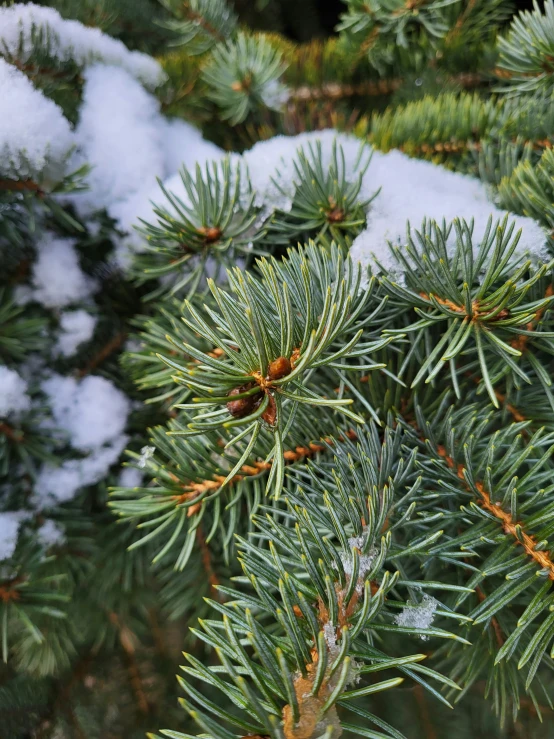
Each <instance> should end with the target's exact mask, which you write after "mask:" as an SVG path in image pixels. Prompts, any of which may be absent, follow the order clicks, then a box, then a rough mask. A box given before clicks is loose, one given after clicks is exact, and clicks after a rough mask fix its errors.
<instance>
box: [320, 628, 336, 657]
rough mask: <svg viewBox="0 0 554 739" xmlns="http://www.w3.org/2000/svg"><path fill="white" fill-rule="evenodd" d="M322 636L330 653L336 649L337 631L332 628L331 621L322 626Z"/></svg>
mask: <svg viewBox="0 0 554 739" xmlns="http://www.w3.org/2000/svg"><path fill="white" fill-rule="evenodd" d="M323 636H324V637H325V643H326V644H327V648H328V649H329V651H330V652H333V650H336V648H337V630H336V629H335V627H334V626H333V624H332V622H331V621H326V622H325V623H324V624H323Z"/></svg>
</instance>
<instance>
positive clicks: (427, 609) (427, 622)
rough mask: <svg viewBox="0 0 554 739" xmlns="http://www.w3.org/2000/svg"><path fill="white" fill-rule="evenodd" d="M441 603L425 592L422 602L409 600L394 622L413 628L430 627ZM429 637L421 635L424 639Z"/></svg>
mask: <svg viewBox="0 0 554 739" xmlns="http://www.w3.org/2000/svg"><path fill="white" fill-rule="evenodd" d="M439 605H440V604H439V602H438V600H436V599H435V598H432V597H431V596H430V595H427V594H425V595H424V596H423V598H422V600H421V602H420V603H413V602H411V601H408V602H407V603H406V605H405V606H404V608H403V609H402V611H401V612H400V613H399V614H398V615H397V616H396V617H395V619H394V622H395V623H396V624H397V625H398V626H407V627H408V628H411V629H428V628H429V627H430V626H431V624H432V623H433V620H434V618H435V611H436V610H437V608H438V607H439ZM428 638H429V637H427V636H426V635H425V634H422V635H421V639H422V640H423V641H426V640H427V639H428Z"/></svg>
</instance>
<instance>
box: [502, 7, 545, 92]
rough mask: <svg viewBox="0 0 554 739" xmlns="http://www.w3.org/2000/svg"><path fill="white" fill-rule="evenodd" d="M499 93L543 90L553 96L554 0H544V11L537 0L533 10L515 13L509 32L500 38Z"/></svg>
mask: <svg viewBox="0 0 554 739" xmlns="http://www.w3.org/2000/svg"><path fill="white" fill-rule="evenodd" d="M498 50H499V61H498V69H499V73H500V76H501V78H507V79H506V82H505V83H504V84H503V85H499V87H498V90H499V91H500V92H504V93H508V94H510V95H516V94H520V93H529V92H539V91H540V92H541V93H545V94H547V95H550V93H551V92H552V84H553V82H552V80H553V73H554V65H553V59H554V2H553V0H545V2H544V12H542V13H541V8H540V6H539V4H538V2H537V0H533V10H532V11H522V12H521V13H520V14H519V15H518V16H516V17H515V18H514V19H513V21H512V23H511V26H510V30H509V32H508V34H507V35H506V36H504V37H500V39H499V40H498Z"/></svg>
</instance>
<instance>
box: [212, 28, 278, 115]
mask: <svg viewBox="0 0 554 739" xmlns="http://www.w3.org/2000/svg"><path fill="white" fill-rule="evenodd" d="M286 66H287V65H286V63H285V61H284V59H283V56H282V54H281V52H280V50H278V49H276V48H274V47H273V46H272V44H271V42H270V41H269V40H268V39H267V38H265V37H264V36H258V37H252V36H247V35H246V34H245V33H243V32H240V33H239V34H238V35H237V37H236V39H235V40H233V41H229V42H228V43H227V44H225V45H223V44H221V45H218V46H216V47H215V48H214V50H213V51H212V55H211V58H210V61H209V62H208V64H207V65H206V66H205V67H204V68H203V70H202V78H203V80H204V82H205V83H206V85H207V86H208V96H209V97H210V99H212V100H213V101H214V102H215V103H216V104H217V106H218V107H219V108H220V110H221V117H222V118H223V120H228V121H229V123H230V124H231V125H233V126H234V125H236V124H237V123H241V122H242V121H244V120H245V119H246V117H247V116H248V115H249V114H250V113H255V112H256V111H258V110H259V109H263V108H269V109H270V110H280V109H281V108H282V106H283V104H284V102H285V101H286V97H287V96H286V90H285V88H284V87H283V85H282V83H281V77H282V75H283V73H284V71H285V69H286Z"/></svg>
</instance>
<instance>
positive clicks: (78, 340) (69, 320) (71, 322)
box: [56, 310, 97, 357]
mask: <svg viewBox="0 0 554 739" xmlns="http://www.w3.org/2000/svg"><path fill="white" fill-rule="evenodd" d="M96 322H97V319H96V317H95V316H91V315H90V313H87V312H86V310H72V311H64V312H63V313H61V314H60V329H61V332H60V335H59V337H58V342H57V344H56V349H57V350H58V351H59V352H60V354H63V356H64V357H70V356H71V355H72V354H75V352H76V351H77V347H78V346H80V345H81V344H83V343H84V342H85V341H88V340H89V339H90V338H91V337H92V334H93V333H94V327H95V326H96Z"/></svg>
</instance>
